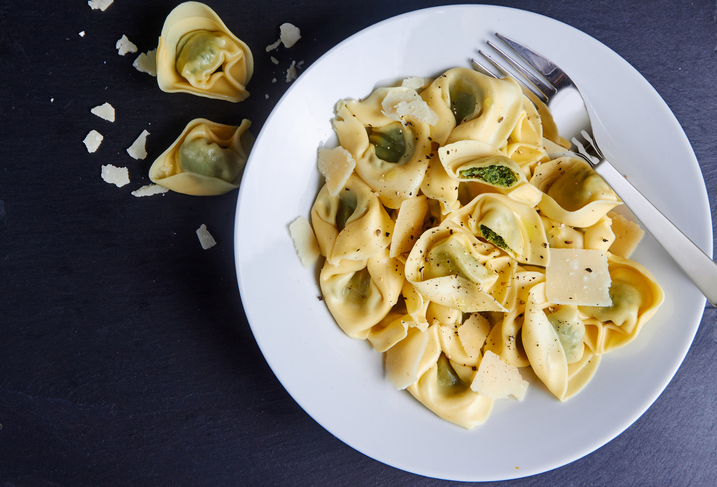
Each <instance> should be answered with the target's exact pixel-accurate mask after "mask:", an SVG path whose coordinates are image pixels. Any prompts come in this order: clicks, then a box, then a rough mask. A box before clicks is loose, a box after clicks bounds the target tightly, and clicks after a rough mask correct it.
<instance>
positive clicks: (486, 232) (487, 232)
mask: <svg viewBox="0 0 717 487" xmlns="http://www.w3.org/2000/svg"><path fill="white" fill-rule="evenodd" d="M480 233H481V236H482V237H483V238H484V239H486V240H487V241H489V242H490V243H492V244H493V245H495V246H496V247H498V248H501V249H503V250H510V247H508V244H507V243H505V240H503V237H501V236H500V235H498V234H497V233H495V232H494V231H493V230H491V229H490V228H488V227H486V226H485V225H481V226H480Z"/></svg>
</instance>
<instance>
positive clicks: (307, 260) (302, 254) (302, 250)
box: [289, 216, 321, 269]
mask: <svg viewBox="0 0 717 487" xmlns="http://www.w3.org/2000/svg"><path fill="white" fill-rule="evenodd" d="M289 233H290V234H291V239H292V240H293V241H294V248H295V249H296V254H297V255H298V256H299V260H300V261H301V265H302V266H304V267H305V268H307V269H308V268H309V267H311V266H312V265H314V264H315V263H316V261H317V260H318V258H319V256H320V255H321V251H320V250H319V244H318V242H317V241H316V236H315V235H314V231H313V230H312V229H311V224H309V220H307V219H306V218H305V217H303V216H300V217H298V218H297V219H296V220H294V221H293V222H291V224H290V225H289Z"/></svg>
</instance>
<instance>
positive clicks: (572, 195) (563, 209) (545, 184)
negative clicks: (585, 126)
mask: <svg viewBox="0 0 717 487" xmlns="http://www.w3.org/2000/svg"><path fill="white" fill-rule="evenodd" d="M530 182H531V184H533V185H534V186H536V187H537V188H538V189H539V190H541V191H542V192H543V193H544V195H543V197H542V199H541V200H540V202H539V203H538V208H540V212H541V213H542V214H543V215H545V216H547V217H548V218H550V219H552V220H555V221H558V222H561V223H565V224H566V225H571V226H573V227H581V228H585V227H589V226H592V225H594V224H595V223H597V222H598V220H600V219H601V218H602V217H603V216H605V215H606V214H607V212H608V211H610V210H612V209H613V208H615V207H616V206H618V205H621V204H622V202H621V201H620V199H619V198H618V197H617V195H616V194H615V192H614V191H613V190H612V188H610V186H609V185H608V184H607V183H606V182H605V181H604V180H603V179H602V178H601V177H600V175H599V174H598V173H596V172H595V170H594V169H593V168H592V167H590V164H588V163H587V162H585V161H584V160H582V159H579V158H576V157H559V158H557V159H553V160H552V161H549V162H546V163H543V164H540V165H539V166H537V167H536V168H535V171H534V174H533V177H532V178H531V180H530Z"/></svg>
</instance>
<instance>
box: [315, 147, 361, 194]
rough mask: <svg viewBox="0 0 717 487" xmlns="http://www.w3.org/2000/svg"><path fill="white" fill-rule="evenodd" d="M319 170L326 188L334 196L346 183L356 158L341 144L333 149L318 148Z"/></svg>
mask: <svg viewBox="0 0 717 487" xmlns="http://www.w3.org/2000/svg"><path fill="white" fill-rule="evenodd" d="M318 166H319V172H320V173H321V174H322V176H324V178H325V179H326V189H327V190H328V191H329V194H330V195H331V196H336V195H338V194H339V192H340V191H341V190H342V189H343V187H344V186H345V185H346V181H348V180H349V177H351V173H352V172H353V170H354V168H355V167H356V160H355V159H354V158H353V156H352V155H351V153H350V152H349V151H347V150H346V149H344V148H343V147H341V146H338V147H335V148H334V149H325V148H323V147H322V148H321V149H319V162H318Z"/></svg>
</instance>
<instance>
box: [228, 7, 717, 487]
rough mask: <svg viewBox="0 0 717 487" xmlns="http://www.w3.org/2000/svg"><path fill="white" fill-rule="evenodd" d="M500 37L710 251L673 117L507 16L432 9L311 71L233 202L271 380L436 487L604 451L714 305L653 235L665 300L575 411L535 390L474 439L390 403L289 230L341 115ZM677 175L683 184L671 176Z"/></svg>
mask: <svg viewBox="0 0 717 487" xmlns="http://www.w3.org/2000/svg"><path fill="white" fill-rule="evenodd" d="M494 32H500V33H502V34H505V35H507V36H509V37H512V38H514V39H516V40H518V41H521V42H523V43H525V44H527V45H529V46H531V47H532V48H533V49H535V50H537V51H538V52H540V53H542V54H544V55H546V56H547V57H549V58H550V59H551V60H552V61H554V62H555V63H556V64H558V65H559V66H561V67H562V68H563V69H564V70H565V71H567V72H568V73H569V74H570V76H571V77H572V78H573V80H574V81H575V83H576V84H577V85H578V86H579V87H580V89H581V91H582V92H583V94H584V96H585V97H586V98H587V99H588V100H589V102H590V105H591V106H592V109H593V110H594V113H595V114H596V115H597V117H599V120H598V123H597V127H596V128H595V131H596V134H597V136H598V138H599V140H600V142H601V147H602V148H603V149H604V152H606V155H607V156H608V158H609V159H611V160H612V161H613V163H614V164H615V166H616V167H618V169H619V170H621V171H622V172H623V173H624V174H626V175H627V177H628V178H629V179H630V181H632V182H633V183H634V184H635V185H636V186H637V187H638V189H640V190H642V191H643V192H644V193H645V195H646V196H647V197H648V198H649V199H651V200H652V201H653V202H655V203H656V204H657V206H658V207H659V208H660V209H662V210H663V212H664V213H666V214H667V216H668V217H669V218H670V219H672V220H673V221H678V222H680V226H681V228H682V230H683V231H684V232H685V233H686V234H687V235H688V236H690V237H691V238H692V239H693V240H694V241H696V242H697V243H698V244H699V245H700V246H702V248H710V249H711V235H712V229H711V220H710V216H709V206H708V202H707V192H706V190H705V185H704V180H703V179H702V174H701V172H700V169H699V166H698V164H697V161H696V159H695V156H694V153H693V151H692V149H691V147H690V144H689V142H688V141H687V138H686V137H685V134H684V132H683V131H682V129H681V128H680V126H679V124H678V122H677V121H676V119H675V117H674V116H673V114H672V113H671V112H670V110H669V108H668V107H667V106H666V105H665V103H664V101H663V100H662V99H661V98H660V96H659V95H658V94H657V93H656V92H655V90H654V89H653V88H652V87H651V86H650V85H649V83H648V82H647V81H646V80H645V79H644V78H643V77H642V76H640V74H639V73H638V72H637V71H635V70H634V69H633V68H632V67H631V66H630V65H629V64H628V63H627V62H626V61H624V60H623V59H622V58H620V57H619V56H618V55H617V54H615V53H614V52H613V51H611V50H610V49H609V48H607V47H606V46H604V45H603V44H601V43H599V42H598V41H596V40H595V39H593V38H591V37H589V36H588V35H586V34H584V33H582V32H580V31H578V30H576V29H574V28H572V27H570V26H568V25H565V24H562V23H560V22H557V21H555V20H552V19H549V18H546V17H542V16H540V15H536V14H533V13H529V12H525V11H520V10H514V9H509V8H502V7H492V6H478V5H473V6H450V7H438V8H432V9H427V10H421V11H416V12H412V13H409V14H405V15H401V16H399V17H395V18H392V19H388V20H386V21H383V22H381V23H379V24H376V25H374V26H372V27H370V28H368V29H365V30H363V31H361V32H359V33H358V34H356V35H354V36H352V37H350V38H349V39H347V40H346V41H344V42H342V43H341V44H339V45H338V46H336V47H335V48H333V49H332V50H331V51H329V52H328V53H327V54H325V55H324V56H323V57H322V58H321V59H319V60H318V61H317V62H315V63H314V64H313V65H312V66H311V67H310V68H309V69H307V70H306V71H305V72H303V73H302V74H301V76H300V77H299V79H298V80H297V81H295V82H294V84H293V86H292V87H291V88H290V89H289V91H287V93H286V94H285V95H284V97H283V98H282V99H281V101H280V102H279V103H278V104H277V106H276V108H275V109H274V111H273V112H272V114H271V116H270V117H269V119H268V120H267V122H266V124H265V125H264V128H263V130H262V131H261V133H260V134H259V136H258V138H257V141H256V144H255V146H254V148H253V150H252V153H251V157H250V159H249V162H248V165H247V168H246V172H245V174H244V179H243V181H242V185H241V190H240V192H239V199H238V203H237V213H236V228H235V252H236V266H237V276H238V281H239V288H240V291H241V297H242V301H243V304H244V310H245V311H246V315H247V317H248V320H249V323H250V324H251V328H252V331H253V333H254V336H255V337H256V340H257V342H258V344H259V347H260V348H261V350H262V352H263V354H264V356H265V357H266V360H267V362H268V363H269V365H270V366H271V368H272V370H273V371H274V373H275V374H276V376H277V377H278V378H279V380H280V381H281V383H282V384H283V386H284V387H285V388H286V389H287V390H288V392H289V393H290V394H291V395H292V396H293V398H294V399H295V400H296V401H297V402H298V403H299V405H300V406H301V407H302V408H303V409H304V410H305V411H306V412H307V413H308V414H310V415H311V416H312V417H313V418H314V419H315V420H316V421H317V422H318V423H320V424H321V425H322V426H323V427H324V428H326V429H327V430H328V431H330V432H331V433H332V434H333V435H335V436H336V437H338V438H339V439H341V440H342V441H344V442H345V443H347V444H348V445H350V446H352V447H353V448H355V449H356V450H358V451H360V452H363V453H364V454H366V455H368V456H370V457H372V458H375V459H376V460H378V461H381V462H384V463H386V464H388V465H392V466H394V467H397V468H400V469H403V470H407V471H410V472H414V473H417V474H420V475H425V476H430V477H437V478H443V479H453V480H471V481H481V480H482V481H487V480H499V479H509V478H516V477H523V476H527V475H533V474H536V473H540V472H544V471H547V470H550V469H553V468H556V467H559V466H562V465H565V464H567V463H569V462H571V461H574V460H576V459H578V458H580V457H582V456H584V455H586V454H588V453H590V452H592V451H594V450H596V449H597V448H599V447H600V446H602V445H604V444H605V443H607V442H608V441H610V440H611V439H612V438H614V437H615V436H617V435H618V434H620V433H621V432H622V431H624V430H625V429H626V428H627V427H628V426H629V425H630V424H632V423H633V422H634V421H635V420H636V419H637V418H638V417H639V416H640V415H641V414H642V413H643V412H644V411H645V410H646V409H647V408H648V407H649V406H650V405H651V404H652V403H653V401H654V400H655V399H656V398H657V397H658V395H659V394H660V393H661V392H662V391H663V389H664V388H665V387H666V385H667V383H668V382H669V381H670V379H671V378H672V377H673V375H674V374H675V372H676V371H677V368H678V367H679V365H680V363H681V362H682V360H683V358H684V356H685V354H686V353H687V350H688V348H689V347H690V344H691V343H692V339H693V337H694V334H695V332H696V329H697V326H698V325H699V322H700V318H701V315H702V311H703V307H704V303H705V301H704V298H703V297H702V296H701V295H700V293H699V292H698V291H697V290H696V288H695V287H694V286H693V285H692V284H691V283H690V282H689V281H688V280H687V278H686V277H685V276H684V275H683V274H682V273H681V271H680V270H679V269H678V268H677V266H676V265H675V264H674V263H673V262H672V261H671V260H670V258H669V257H668V256H667V254H666V253H664V251H663V250H662V248H661V247H660V246H659V245H658V244H657V243H656V242H655V241H654V240H653V239H652V238H651V237H650V236H647V237H646V238H645V239H644V240H643V242H642V243H641V245H640V247H639V249H638V250H637V251H636V253H635V254H633V259H634V260H636V261H638V262H640V263H641V264H643V265H644V266H645V267H647V268H648V269H649V270H650V271H652V273H653V274H654V275H655V277H656V278H657V279H658V280H659V281H660V283H661V284H662V285H663V287H664V289H665V293H666V299H665V303H664V304H663V306H662V307H661V308H660V310H659V312H658V313H657V315H656V316H655V317H654V318H653V319H652V320H651V321H650V322H649V323H648V324H647V325H646V326H645V327H644V329H643V331H642V332H641V334H640V335H639V337H638V338H637V340H636V341H634V342H633V343H631V344H630V345H629V346H627V347H625V348H623V349H620V350H618V351H615V352H613V353H611V354H609V355H607V356H606V357H604V359H603V360H602V362H601V365H600V368H599V369H598V371H597V374H596V376H595V378H594V379H593V381H592V382H591V383H590V384H589V385H588V387H587V388H586V389H585V390H583V391H582V392H581V393H580V394H579V395H578V396H576V397H574V398H572V399H571V400H569V401H567V402H565V403H561V402H560V401H558V400H557V399H555V398H554V397H553V396H551V395H550V394H549V393H548V392H547V391H546V390H545V389H544V388H543V387H541V386H540V385H539V384H532V385H531V387H530V388H529V390H528V393H527V395H526V398H525V400H524V401H523V402H518V401H515V400H512V399H506V400H501V401H496V404H495V406H494V409H493V413H492V414H491V416H490V418H489V419H488V421H487V422H486V423H485V424H483V425H481V426H479V427H477V428H475V429H474V430H472V431H467V430H465V429H463V428H461V427H458V426H455V425H453V424H451V423H448V422H446V421H444V420H441V419H439V418H438V417H437V416H435V415H433V413H431V412H430V411H429V410H428V409H426V408H425V407H423V406H422V405H421V404H419V403H418V402H417V401H415V400H414V399H413V398H412V397H411V396H410V394H409V393H408V392H405V391H400V392H399V391H396V390H395V389H394V388H393V387H392V386H391V385H390V384H389V383H388V382H387V380H386V379H385V377H384V371H383V360H382V356H381V355H380V354H378V353H376V352H374V351H373V350H372V349H371V347H370V345H369V344H368V343H367V342H365V341H357V340H353V339H351V338H348V337H347V336H346V335H344V334H343V332H341V331H340V330H339V328H338V326H337V325H336V323H335V322H334V320H333V319H332V317H331V315H330V314H329V312H328V311H327V309H326V306H325V305H324V303H323V302H322V301H320V299H319V296H320V290H319V287H318V279H317V275H318V269H308V270H307V269H304V268H303V267H302V266H301V264H300V263H299V259H298V258H297V255H296V253H295V250H294V247H293V244H292V241H291V238H290V236H289V229H288V226H289V223H291V222H292V221H293V220H294V219H295V218H296V217H298V216H300V215H302V216H305V217H308V216H309V211H310V208H311V205H312V203H313V201H314V198H315V196H316V194H317V191H318V189H319V186H320V184H321V181H320V179H319V173H318V171H317V168H316V153H317V149H318V148H319V147H322V146H333V145H334V144H335V142H336V139H335V136H334V134H333V131H332V128H331V119H332V117H333V107H334V104H335V103H336V102H337V101H338V100H339V99H342V98H347V97H351V98H360V97H364V96H366V95H368V94H369V93H371V91H372V90H373V88H374V87H377V86H383V85H388V84H392V83H394V82H396V81H398V80H401V79H402V78H405V77H409V76H424V77H431V76H436V75H438V74H440V73H441V72H443V71H444V70H446V69H448V68H451V67H455V66H469V59H470V58H471V57H473V56H476V51H477V49H478V48H482V46H484V44H485V41H486V40H487V39H492V38H493V33H494ZM675 165H679V174H680V178H678V179H675V178H672V177H671V175H672V174H674V166H675ZM670 195H680V197H679V198H674V197H670Z"/></svg>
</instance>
